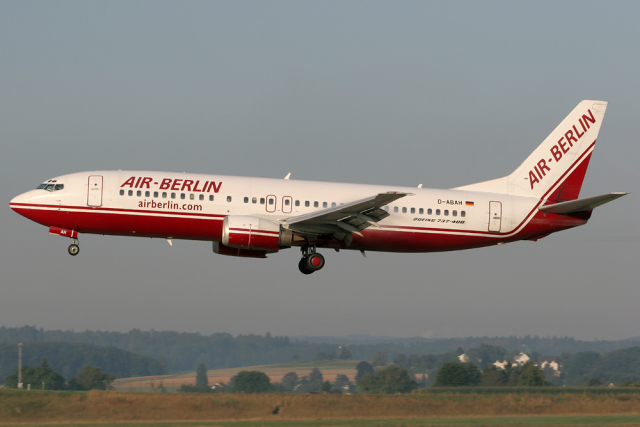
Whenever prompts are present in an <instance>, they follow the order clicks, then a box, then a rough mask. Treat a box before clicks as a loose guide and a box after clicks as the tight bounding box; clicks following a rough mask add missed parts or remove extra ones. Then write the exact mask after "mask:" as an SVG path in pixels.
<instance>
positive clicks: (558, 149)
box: [529, 110, 596, 190]
mask: <svg viewBox="0 0 640 427" xmlns="http://www.w3.org/2000/svg"><path fill="white" fill-rule="evenodd" d="M587 112H588V113H589V115H587V114H583V115H582V117H581V118H579V119H578V123H579V124H575V125H573V126H572V127H571V128H570V129H569V130H567V131H566V132H565V133H564V136H563V137H562V138H560V139H559V140H558V142H557V143H556V144H554V145H553V146H552V147H551V150H550V152H551V155H552V156H553V157H549V159H548V160H545V159H540V161H539V162H538V164H537V165H535V166H534V168H533V170H530V171H529V183H531V189H532V190H533V186H534V185H535V184H539V183H540V181H542V179H543V178H544V177H545V176H546V175H547V172H551V167H550V166H549V164H550V163H551V162H553V161H554V160H555V162H556V163H557V162H559V161H560V159H562V157H563V156H564V155H565V154H567V153H568V152H569V150H571V149H572V148H573V144H574V143H575V142H578V140H579V139H580V138H582V137H583V136H584V134H585V133H587V131H588V130H589V128H590V127H591V124H590V123H595V122H596V118H595V116H594V115H593V113H592V112H591V110H587ZM579 129H582V132H580V130H579Z"/></svg>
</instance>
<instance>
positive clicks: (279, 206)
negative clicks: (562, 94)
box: [10, 100, 628, 274]
mask: <svg viewBox="0 0 640 427" xmlns="http://www.w3.org/2000/svg"><path fill="white" fill-rule="evenodd" d="M606 108H607V102H604V101H589V100H587V101H582V102H580V103H579V104H578V105H577V107H576V108H575V109H574V110H573V111H572V112H571V113H570V114H569V115H568V116H567V117H566V118H565V119H564V120H563V121H562V122H561V123H560V124H559V125H558V127H556V129H555V130H554V131H553V132H551V134H549V136H548V137H547V138H546V139H545V140H544V141H543V142H542V144H540V146H538V148H536V150H535V151H534V152H533V153H531V155H529V157H527V159H526V160H525V161H524V162H523V163H522V164H521V165H520V166H519V167H518V168H517V169H516V170H515V171H513V173H511V174H510V175H508V176H505V177H502V178H498V179H494V180H491V181H485V182H480V183H476V184H470V185H465V186H462V187H457V188H452V189H443V190H439V189H427V188H422V184H420V185H419V186H418V187H417V188H415V187H411V188H406V187H403V188H401V187H397V186H390V185H362V184H343V183H329V182H312V181H297V180H291V179H290V175H291V174H288V175H287V176H286V177H285V178H284V179H269V178H250V177H235V176H223V175H207V174H191V173H171V172H152V171H122V170H118V171H92V172H79V173H72V174H68V175H62V176H58V177H55V178H52V179H49V180H47V181H45V182H43V183H42V184H40V185H39V186H38V187H37V188H36V189H35V190H31V191H27V192H26V193H23V194H21V195H19V196H17V197H15V198H14V199H13V200H11V203H10V207H11V209H13V210H14V211H15V212H17V213H18V214H20V215H22V216H24V217H26V218H29V219H30V220H32V221H35V222H37V223H39V224H42V225H44V226H47V227H49V233H51V234H55V235H60V236H64V237H68V238H71V239H73V242H72V243H71V245H70V246H69V248H68V252H69V254H71V255H73V256H76V255H78V253H79V251H80V247H79V245H78V236H79V234H81V233H89V234H103V235H118V236H137V237H151V238H154V237H155V238H163V239H167V241H168V243H169V244H172V240H173V239H186V240H204V241H211V242H213V251H214V252H215V253H216V254H220V255H228V256H236V257H247V258H266V256H267V254H271V253H276V252H278V251H280V250H281V249H286V248H291V247H294V246H297V247H299V248H300V250H301V252H302V257H301V259H300V261H299V262H298V268H299V270H300V272H302V273H303V274H311V273H313V272H316V271H318V270H320V269H322V268H323V267H324V265H325V259H324V257H323V256H322V254H320V253H319V252H318V251H317V249H318V248H328V249H335V250H336V251H340V250H357V251H361V252H362V254H363V255H365V256H366V252H365V251H381V252H405V253H409V252H413V253H415V252H440V251H454V250H461V249H471V248H479V247H484V246H492V245H504V244H505V243H509V242H514V241H519V240H532V241H536V240H538V239H541V238H543V237H545V236H548V235H549V234H551V233H555V232H558V231H561V230H565V229H568V228H572V227H576V226H579V225H583V224H586V223H587V221H588V220H589V218H590V217H591V214H592V211H593V209H594V208H596V207H598V206H600V205H602V204H605V203H607V202H610V201H612V200H615V199H617V198H619V197H622V196H624V195H626V194H628V193H622V192H614V193H608V194H603V195H599V196H594V197H587V198H582V199H580V198H578V196H579V193H580V188H581V186H582V182H583V179H584V176H585V173H586V171H587V167H588V165H589V161H590V159H591V154H592V152H593V149H594V146H595V143H596V139H597V136H598V132H599V131H600V126H601V124H602V120H603V118H604V114H605V111H606Z"/></svg>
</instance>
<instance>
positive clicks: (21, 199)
mask: <svg viewBox="0 0 640 427" xmlns="http://www.w3.org/2000/svg"><path fill="white" fill-rule="evenodd" d="M32 192H33V190H32V191H27V192H26V193H22V194H20V195H19V196H16V197H14V198H13V199H11V202H9V206H10V207H11V209H13V210H14V211H16V209H19V208H20V207H21V206H22V205H23V204H25V203H29V202H30V201H31V196H32V194H31V193H32ZM16 212H17V211H16Z"/></svg>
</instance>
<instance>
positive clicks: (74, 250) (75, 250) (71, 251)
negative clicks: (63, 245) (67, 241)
mask: <svg viewBox="0 0 640 427" xmlns="http://www.w3.org/2000/svg"><path fill="white" fill-rule="evenodd" d="M79 253H80V246H78V245H69V255H71V256H76V255H78V254H79Z"/></svg>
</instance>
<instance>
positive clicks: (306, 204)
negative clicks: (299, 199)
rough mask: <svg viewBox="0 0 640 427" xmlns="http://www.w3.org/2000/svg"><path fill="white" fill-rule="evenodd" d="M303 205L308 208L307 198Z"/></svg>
mask: <svg viewBox="0 0 640 427" xmlns="http://www.w3.org/2000/svg"><path fill="white" fill-rule="evenodd" d="M304 206H305V207H306V208H308V207H309V201H308V200H307V201H306V202H304Z"/></svg>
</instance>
